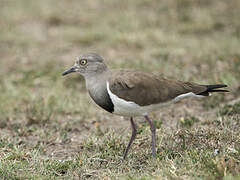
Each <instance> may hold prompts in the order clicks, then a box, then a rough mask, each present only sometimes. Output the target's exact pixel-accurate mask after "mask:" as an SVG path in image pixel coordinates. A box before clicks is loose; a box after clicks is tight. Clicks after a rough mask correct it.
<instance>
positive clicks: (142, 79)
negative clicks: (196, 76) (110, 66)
mask: <svg viewBox="0 0 240 180" xmlns="http://www.w3.org/2000/svg"><path fill="white" fill-rule="evenodd" d="M109 73H110V74H111V75H109V76H108V77H109V78H108V81H109V88H110V90H111V92H112V93H113V94H115V95H117V96H118V97H119V98H122V99H124V100H126V101H133V102H135V103H137V104H138V105H141V106H146V105H150V104H158V103H163V102H167V101H169V100H171V99H174V98H175V97H177V96H179V95H181V94H185V93H188V92H193V93H195V94H198V93H201V92H203V91H205V90H206V89H207V88H206V87H204V86H202V85H198V84H195V83H190V82H182V81H177V80H172V79H166V78H164V77H161V76H156V75H154V74H150V73H145V72H140V71H134V70H110V71H109Z"/></svg>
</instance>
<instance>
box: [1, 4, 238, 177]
mask: <svg viewBox="0 0 240 180" xmlns="http://www.w3.org/2000/svg"><path fill="white" fill-rule="evenodd" d="M239 8H240V2H239V1H237V0H229V1H224V0H212V1H207V0H197V1H195V0H181V1H177V0H163V1H161V2H159V1H157V0H152V1H146V0H134V1H126V0H123V1H113V0H108V1H88V2H87V1H86V2H82V1H81V2H80V1H76V0H71V1H69V0H62V1H57V0H51V1H48V0H42V1H30V0H22V1H17V0H12V1H7V0H2V1H1V7H0V17H1V20H0V42H1V43H0V92H1V95H0V177H2V178H4V179H27V178H28V179H74V178H76V179H77V178H80V179H87V178H90V179H156V178H159V179H184V180H185V179H226V180H229V179H239V178H240V158H239V157H240V133H239V127H240V116H239V114H240V105H239V102H240V101H239V96H240V83H239V78H240V73H239V72H240V53H239V48H240V21H239V19H240V14H239ZM92 51H94V52H98V53H99V54H101V55H103V56H104V57H105V58H106V63H107V64H108V65H109V66H111V67H113V68H135V69H140V70H143V71H147V72H154V73H158V74H162V73H163V74H165V75H166V76H171V77H176V78H178V79H181V80H188V81H195V82H199V83H204V84H207V83H209V84H210V83H225V84H228V85H229V90H230V91H231V92H230V93H228V94H225V95H223V94H219V95H216V96H212V97H210V98H206V99H202V100H195V99H191V100H190V99H189V100H184V101H182V102H180V103H177V104H175V105H171V106H170V107H167V108H163V109H161V110H159V111H158V112H154V113H152V114H151V117H152V119H154V121H155V123H156V125H157V127H158V129H157V136H158V140H157V154H158V155H157V159H156V160H153V159H152V158H151V148H150V130H149V127H148V126H147V124H146V123H145V122H144V121H143V119H141V118H139V119H137V122H138V136H137V139H136V141H135V143H134V145H133V147H132V149H131V151H130V153H129V157H128V159H127V160H126V161H124V162H122V160H121V156H122V152H123V150H124V148H125V145H126V143H127V141H128V139H129V137H130V129H129V128H128V127H129V122H128V121H127V120H124V119H122V118H121V117H118V116H113V115H111V114H108V113H107V112H104V111H103V110H101V109H99V108H97V107H96V106H95V105H94V104H93V103H92V101H91V100H90V98H89V97H88V96H87V92H86V90H85V85H84V80H83V79H82V78H81V77H79V75H77V74H75V75H71V76H69V77H67V78H63V77H61V72H62V71H63V70H65V69H66V68H67V67H69V66H70V65H72V63H73V61H74V59H75V57H76V56H77V55H79V54H81V53H84V52H92ZM236 99H237V100H236Z"/></svg>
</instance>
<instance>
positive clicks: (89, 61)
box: [62, 53, 107, 78]
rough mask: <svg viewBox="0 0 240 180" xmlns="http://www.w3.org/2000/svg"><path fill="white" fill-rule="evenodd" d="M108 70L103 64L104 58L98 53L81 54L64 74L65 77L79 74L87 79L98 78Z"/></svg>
mask: <svg viewBox="0 0 240 180" xmlns="http://www.w3.org/2000/svg"><path fill="white" fill-rule="evenodd" d="M106 70H107V66H106V65H105V64H104V62H103V58H102V57H101V56H100V55H98V54H97V53H86V54H81V55H80V56H79V57H77V60H76V61H75V64H74V65H73V66H72V67H71V68H69V69H68V70H66V71H64V72H63V73H62V75H63V76H65V75H67V74H69V73H72V72H78V73H80V74H81V75H82V76H84V77H85V78H88V77H91V76H97V75H98V74H100V73H102V72H104V71H106Z"/></svg>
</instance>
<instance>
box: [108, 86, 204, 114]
mask: <svg viewBox="0 0 240 180" xmlns="http://www.w3.org/2000/svg"><path fill="white" fill-rule="evenodd" d="M107 91H108V94H109V96H110V98H111V100H112V103H113V104H114V112H113V114H117V115H121V116H144V115H147V114H148V113H149V112H152V111H154V110H157V109H159V108H160V107H162V106H166V105H168V104H171V103H174V102H177V101H179V100H180V99H183V98H185V97H203V96H201V95H196V94H194V93H192V92H190V93H186V94H181V95H179V96H177V97H176V98H174V99H173V100H171V101H168V102H164V103H159V104H152V105H147V106H139V105H138V104H136V103H135V102H133V101H126V100H124V99H122V98H119V97H118V96H116V95H115V94H113V93H112V92H111V90H110V88H109V82H108V81H107Z"/></svg>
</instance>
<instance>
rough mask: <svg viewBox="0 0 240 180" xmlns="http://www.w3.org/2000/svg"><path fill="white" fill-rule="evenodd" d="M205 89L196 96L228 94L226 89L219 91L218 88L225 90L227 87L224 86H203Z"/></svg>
mask: <svg viewBox="0 0 240 180" xmlns="http://www.w3.org/2000/svg"><path fill="white" fill-rule="evenodd" d="M203 86H205V87H206V88H207V89H206V90H205V91H203V92H201V93H198V94H197V95H202V96H209V95H210V93H211V92H222V93H225V92H230V91H228V90H226V89H219V88H225V87H228V86H227V85H226V84H214V85H203Z"/></svg>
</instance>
